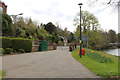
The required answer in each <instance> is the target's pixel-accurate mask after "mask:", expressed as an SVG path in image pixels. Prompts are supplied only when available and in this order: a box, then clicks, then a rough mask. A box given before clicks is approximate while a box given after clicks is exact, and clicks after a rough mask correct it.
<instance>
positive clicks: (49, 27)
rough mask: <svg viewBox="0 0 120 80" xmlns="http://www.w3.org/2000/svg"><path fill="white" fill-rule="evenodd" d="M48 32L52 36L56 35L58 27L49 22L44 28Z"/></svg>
mask: <svg viewBox="0 0 120 80" xmlns="http://www.w3.org/2000/svg"><path fill="white" fill-rule="evenodd" d="M44 29H45V30H46V31H48V32H49V33H50V34H52V33H55V31H56V26H55V25H54V24H52V22H49V23H47V24H46V25H45V28H44Z"/></svg>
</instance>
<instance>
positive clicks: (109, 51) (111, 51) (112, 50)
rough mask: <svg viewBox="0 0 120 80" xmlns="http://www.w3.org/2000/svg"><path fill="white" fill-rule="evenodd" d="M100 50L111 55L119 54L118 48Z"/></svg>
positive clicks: (119, 49)
mask: <svg viewBox="0 0 120 80" xmlns="http://www.w3.org/2000/svg"><path fill="white" fill-rule="evenodd" d="M102 52H105V53H108V54H112V55H115V56H120V54H119V52H120V48H115V49H108V50H103V51H102Z"/></svg>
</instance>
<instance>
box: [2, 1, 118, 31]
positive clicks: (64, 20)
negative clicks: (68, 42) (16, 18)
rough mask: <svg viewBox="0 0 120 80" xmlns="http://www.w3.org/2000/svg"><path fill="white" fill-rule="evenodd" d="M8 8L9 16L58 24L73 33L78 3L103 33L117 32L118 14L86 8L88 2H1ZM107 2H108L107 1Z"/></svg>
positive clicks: (109, 10)
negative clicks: (94, 18)
mask: <svg viewBox="0 0 120 80" xmlns="http://www.w3.org/2000/svg"><path fill="white" fill-rule="evenodd" d="M2 1H4V2H5V4H6V5H7V6H8V8H7V13H8V14H9V15H13V14H19V13H23V15H22V16H23V17H31V18H32V19H33V20H35V21H37V22H38V23H39V24H40V23H44V24H46V23H48V22H52V23H54V24H56V23H59V25H60V26H61V28H62V29H64V28H65V27H67V28H68V30H69V31H71V32H74V31H75V30H76V26H74V25H73V19H74V17H75V15H76V14H77V13H78V12H79V6H78V3H83V6H82V10H84V11H85V10H87V11H89V12H91V13H93V14H94V15H95V16H96V17H97V18H98V20H99V23H100V24H101V28H102V29H103V30H105V31H108V30H109V29H113V30H115V31H116V32H118V12H117V9H116V10H115V9H114V8H113V7H107V6H106V5H104V6H101V7H100V6H99V5H97V6H94V7H90V6H88V0H2ZM107 1H108V0H107Z"/></svg>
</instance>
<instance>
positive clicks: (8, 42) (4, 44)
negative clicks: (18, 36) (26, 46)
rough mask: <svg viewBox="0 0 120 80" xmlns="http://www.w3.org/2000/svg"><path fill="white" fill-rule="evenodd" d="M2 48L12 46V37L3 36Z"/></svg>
mask: <svg viewBox="0 0 120 80" xmlns="http://www.w3.org/2000/svg"><path fill="white" fill-rule="evenodd" d="M2 48H3V49H5V48H12V39H11V38H6V37H2Z"/></svg>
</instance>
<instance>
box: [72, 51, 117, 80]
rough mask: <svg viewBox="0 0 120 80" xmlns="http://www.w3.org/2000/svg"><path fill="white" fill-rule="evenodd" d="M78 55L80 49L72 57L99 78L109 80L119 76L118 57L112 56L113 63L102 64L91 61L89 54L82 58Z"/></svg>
mask: <svg viewBox="0 0 120 80" xmlns="http://www.w3.org/2000/svg"><path fill="white" fill-rule="evenodd" d="M78 53H79V51H78V49H77V50H74V51H73V52H72V56H73V57H74V58H75V59H76V60H77V61H79V62H80V63H82V64H83V65H84V66H86V67H87V68H88V69H89V70H91V71H92V72H94V73H95V74H97V75H98V76H102V77H106V78H109V77H111V76H117V75H118V59H117V57H116V56H113V55H111V57H112V60H113V63H100V62H98V61H96V60H94V59H91V58H90V57H89V56H88V55H87V54H86V55H83V56H82V58H80V56H79V54H78Z"/></svg>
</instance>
